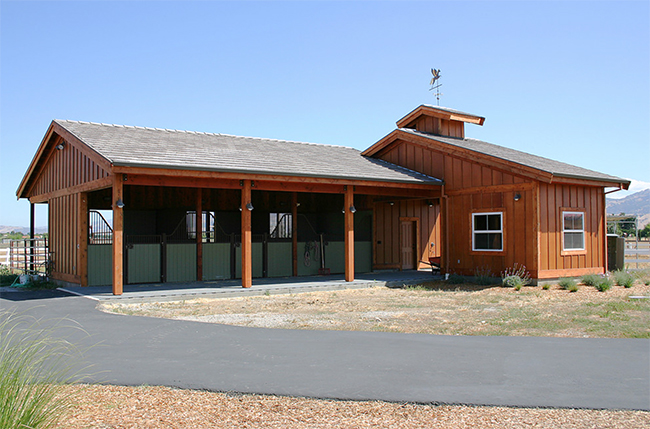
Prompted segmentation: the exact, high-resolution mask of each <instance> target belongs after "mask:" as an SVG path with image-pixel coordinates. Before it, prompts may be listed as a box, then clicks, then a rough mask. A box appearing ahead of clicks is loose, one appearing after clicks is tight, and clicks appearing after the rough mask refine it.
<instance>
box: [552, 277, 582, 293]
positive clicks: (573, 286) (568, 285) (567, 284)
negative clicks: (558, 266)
mask: <svg viewBox="0 0 650 429" xmlns="http://www.w3.org/2000/svg"><path fill="white" fill-rule="evenodd" d="M557 284H558V286H560V289H564V290H568V291H569V292H577V291H578V283H577V282H576V281H575V280H574V279H572V278H570V277H563V278H561V279H560V280H559V281H558V282H557Z"/></svg>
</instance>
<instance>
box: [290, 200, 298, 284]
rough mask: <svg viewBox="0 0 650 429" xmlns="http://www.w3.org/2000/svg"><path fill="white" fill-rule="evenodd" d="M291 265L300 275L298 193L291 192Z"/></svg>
mask: <svg viewBox="0 0 650 429" xmlns="http://www.w3.org/2000/svg"><path fill="white" fill-rule="evenodd" d="M291 261H292V262H291V266H292V269H293V276H294V277H298V193H297V192H294V193H292V194H291Z"/></svg>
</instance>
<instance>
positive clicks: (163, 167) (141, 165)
mask: <svg viewBox="0 0 650 429" xmlns="http://www.w3.org/2000/svg"><path fill="white" fill-rule="evenodd" d="M113 167H118V169H117V170H116V172H118V173H122V172H125V170H124V169H128V168H145V169H152V170H154V169H157V170H176V171H177V170H186V171H203V172H214V173H231V174H241V175H250V176H253V175H255V176H269V177H273V176H276V177H277V176H284V177H304V178H312V179H319V178H321V179H330V180H340V181H350V182H354V181H364V182H377V183H399V184H412V185H429V186H440V185H442V184H443V181H442V180H440V179H437V178H432V179H434V180H431V181H427V180H418V179H413V180H406V179H405V180H399V179H390V180H388V179H379V178H373V177H361V176H333V175H317V174H309V173H295V172H292V173H280V172H270V171H259V170H247V169H237V168H230V169H225V168H206V167H199V166H182V167H181V166H175V165H166V164H144V163H131V162H124V161H117V162H114V163H113ZM119 167H121V169H120V168H119Z"/></svg>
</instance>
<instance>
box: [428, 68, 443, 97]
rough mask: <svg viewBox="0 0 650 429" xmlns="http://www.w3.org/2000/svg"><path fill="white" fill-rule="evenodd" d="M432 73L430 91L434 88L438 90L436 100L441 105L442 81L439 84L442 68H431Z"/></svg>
mask: <svg viewBox="0 0 650 429" xmlns="http://www.w3.org/2000/svg"><path fill="white" fill-rule="evenodd" d="M431 74H432V75H433V77H432V78H431V82H430V83H429V85H431V88H429V91H433V90H434V89H435V90H436V92H435V95H436V100H437V101H438V106H440V96H441V95H442V94H441V93H440V87H441V86H442V84H441V83H439V84H437V85H436V83H437V82H438V79H440V69H438V70H436V69H431Z"/></svg>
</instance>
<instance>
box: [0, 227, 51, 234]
mask: <svg viewBox="0 0 650 429" xmlns="http://www.w3.org/2000/svg"><path fill="white" fill-rule="evenodd" d="M9 232H20V233H23V234H29V227H28V226H6V225H0V234H6V233H9ZM34 232H35V233H36V234H42V233H45V232H47V227H46V226H36V227H34Z"/></svg>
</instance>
